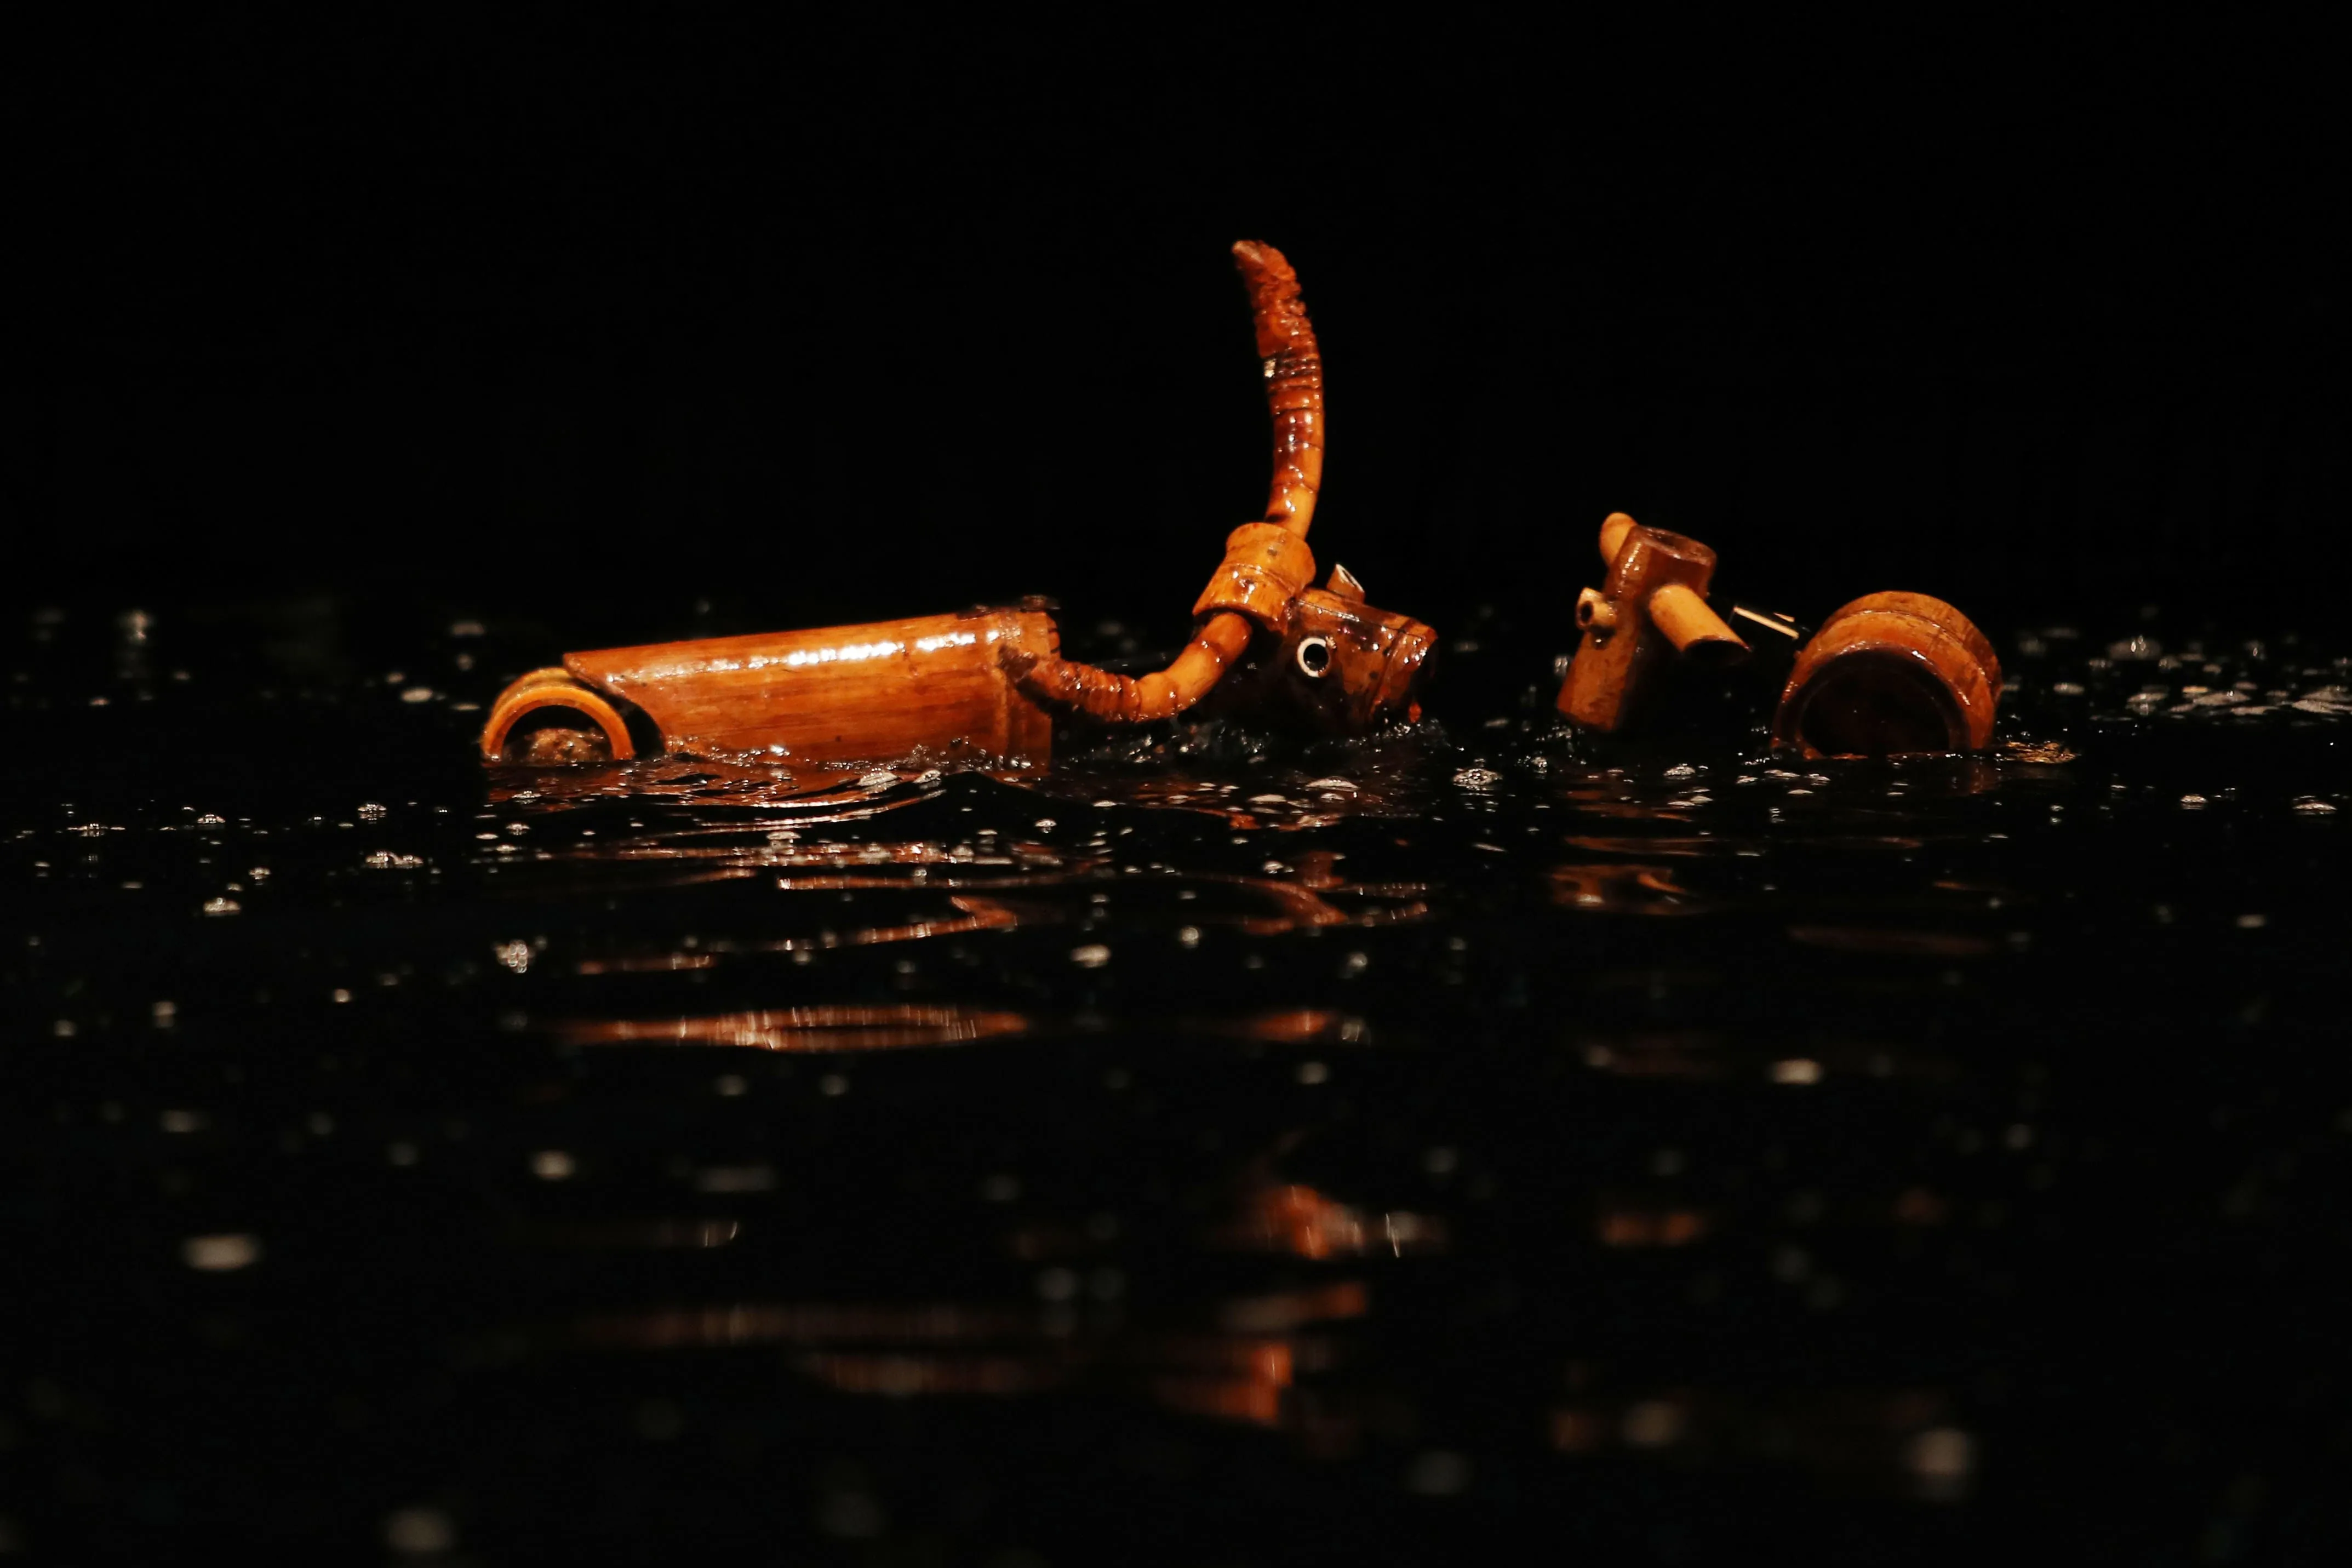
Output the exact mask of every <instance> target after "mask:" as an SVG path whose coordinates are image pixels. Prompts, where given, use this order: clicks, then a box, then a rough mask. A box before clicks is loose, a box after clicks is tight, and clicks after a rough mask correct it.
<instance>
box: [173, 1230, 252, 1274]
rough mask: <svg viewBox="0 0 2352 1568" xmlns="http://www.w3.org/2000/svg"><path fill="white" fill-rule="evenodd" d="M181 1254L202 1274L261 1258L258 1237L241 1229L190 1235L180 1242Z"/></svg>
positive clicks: (229, 1269)
mask: <svg viewBox="0 0 2352 1568" xmlns="http://www.w3.org/2000/svg"><path fill="white" fill-rule="evenodd" d="M180 1258H181V1261H182V1262H184V1263H185V1264H186V1265H187V1266H188V1267H189V1268H194V1269H196V1270H197V1271H199V1272H200V1273H205V1274H227V1273H231V1272H233V1271H235V1270H236V1269H239V1268H252V1267H253V1266H254V1265H255V1264H257V1263H258V1262H260V1261H261V1238H260V1237H257V1236H251V1235H247V1234H245V1233H243V1232H236V1233H232V1234H228V1235H223V1236H192V1237H188V1239H187V1240H185V1241H184V1242H182V1243H180Z"/></svg>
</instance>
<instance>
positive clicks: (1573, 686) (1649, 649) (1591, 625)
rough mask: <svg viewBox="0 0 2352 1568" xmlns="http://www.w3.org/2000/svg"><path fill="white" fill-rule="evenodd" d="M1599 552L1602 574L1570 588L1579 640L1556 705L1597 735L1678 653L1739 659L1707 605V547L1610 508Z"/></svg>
mask: <svg viewBox="0 0 2352 1568" xmlns="http://www.w3.org/2000/svg"><path fill="white" fill-rule="evenodd" d="M1601 560H1603V561H1606V562H1607V563H1609V575H1608V577H1607V579H1606V580H1605V582H1604V584H1603V586H1601V587H1600V588H1587V589H1586V590H1584V592H1583V593H1582V594H1580V595H1577V600H1576V624H1577V625H1578V626H1581V627H1583V628H1584V638H1583V641H1582V642H1580V644H1578V646H1577V649H1576V658H1575V661H1574V662H1573V663H1571V664H1570V666H1569V667H1568V679H1567V680H1565V681H1564V682H1562V683H1561V685H1560V689H1559V701H1558V703H1557V704H1556V705H1557V706H1558V708H1559V710H1560V711H1561V712H1562V713H1565V714H1566V715H1568V717H1569V719H1570V721H1571V722H1573V723H1576V724H1579V725H1580V726H1582V727H1583V728H1585V729H1588V730H1598V731H1601V732H1602V733H1604V734H1606V733H1610V732H1612V731H1616V730H1619V729H1622V728H1623V727H1624V726H1625V725H1626V724H1628V723H1630V722H1631V721H1633V719H1635V718H1636V717H1638V716H1639V714H1640V711H1641V708H1642V704H1643V700H1644V699H1645V698H1647V697H1648V695H1649V693H1650V690H1651V689H1652V688H1653V687H1654V685H1655V678H1656V676H1657V675H1658V674H1659V673H1660V671H1661V670H1662V669H1663V668H1664V666H1665V665H1666V664H1668V663H1669V662H1671V661H1672V660H1673V659H1675V658H1677V657H1681V658H1694V659H1698V660H1701V661H1703V662H1706V663H1707V664H1710V665H1715V666H1724V665H1730V664H1736V663H1738V661H1740V660H1741V659H1744V658H1747V657H1748V645H1747V644H1746V643H1744V642H1742V641H1740V640H1739V634H1738V633H1737V632H1735V631H1733V630H1732V629H1731V628H1730V627H1729V626H1727V625H1725V624H1724V621H1723V619H1722V617H1721V616H1717V614H1716V613H1715V612H1714V611H1713V610H1711V609H1708V608H1707V605H1706V589H1707V584H1708V583H1709V581H1711V580H1712V579H1713V577H1714V576H1715V552H1714V551H1712V550H1709V549H1708V548H1707V547H1706V545H1704V544H1701V543H1700V542H1698V541H1697V540H1696V539H1685V538H1684V537H1683V536H1682V535H1681V534H1679V533H1669V532H1667V531H1665V530H1664V529H1663V528H1643V526H1642V525H1641V524H1640V523H1637V522H1635V521H1633V519H1632V518H1630V517H1628V516H1626V515H1625V514H1624V513H1623V512H1622V511H1612V512H1611V513H1610V514H1609V516H1608V518H1607V520H1606V521H1603V522H1602V523H1601Z"/></svg>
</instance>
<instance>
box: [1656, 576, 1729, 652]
mask: <svg viewBox="0 0 2352 1568" xmlns="http://www.w3.org/2000/svg"><path fill="white" fill-rule="evenodd" d="M1650 624H1651V625H1653V626H1656V627H1657V628H1658V630H1660V631H1661V632H1664V634H1665V637H1666V640H1667V641H1668V642H1670V643H1672V644H1674V645H1675V649H1676V650H1677V651H1679V652H1681V653H1685V654H1692V655H1696V656H1698V657H1701V658H1738V657H1739V656H1740V655H1741V654H1743V653H1746V652H1747V651H1748V645H1747V644H1746V643H1744V642H1742V641H1740V640H1739V634H1738V633H1737V632H1735V631H1733V630H1732V629H1731V628H1730V627H1729V626H1726V625H1724V624H1723V618H1722V617H1721V616H1717V614H1716V613H1715V612H1714V611H1713V610H1710V609H1708V608H1707V607H1706V600H1705V599H1702V598H1700V597H1699V596H1698V595H1696V594H1695V593H1693V592H1692V591H1691V589H1690V588H1689V586H1688V585H1687V584H1682V583H1669V584H1666V585H1665V586H1664V587H1662V588H1658V589H1654V590H1653V591H1652V593H1651V595H1650Z"/></svg>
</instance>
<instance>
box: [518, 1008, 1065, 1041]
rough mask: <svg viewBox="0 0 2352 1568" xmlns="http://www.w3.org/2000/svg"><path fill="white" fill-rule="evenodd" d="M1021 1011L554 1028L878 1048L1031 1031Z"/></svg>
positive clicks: (584, 1035) (607, 1034)
mask: <svg viewBox="0 0 2352 1568" xmlns="http://www.w3.org/2000/svg"><path fill="white" fill-rule="evenodd" d="M1028 1029H1029V1020H1028V1019H1027V1018H1025V1017H1024V1016H1021V1015H1020V1014H1018V1013H999V1012H989V1011H985V1010H982V1009H979V1008H972V1007H921V1006H884V1007H786V1008H783V1009H781V1010H779V1011H775V1012H765V1013H725V1014H720V1015H719V1016H714V1017H705V1018H674V1019H655V1020H650V1021H643V1020H632V1019H625V1018H606V1019H598V1020H593V1021H583V1022H578V1023H571V1024H564V1025H560V1026H557V1028H556V1031H555V1032H556V1033H557V1035H559V1036H560V1037H562V1038H564V1039H566V1040H570V1041H572V1042H573V1043H575V1044H578V1045H587V1046H614V1045H640V1044H659V1043H662V1042H665V1041H668V1042H675V1043H677V1044H678V1045H686V1046H723V1047H733V1048H735V1049H738V1050H754V1051H873V1050H888V1049H890V1048H892V1047H902V1046H955V1045H962V1044H965V1043H967V1042H969V1041H972V1040H985V1039H991V1038H993V1037H998V1036H1003V1035H1019V1034H1025V1033H1027V1032H1028Z"/></svg>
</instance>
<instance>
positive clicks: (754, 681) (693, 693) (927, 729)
mask: <svg viewBox="0 0 2352 1568" xmlns="http://www.w3.org/2000/svg"><path fill="white" fill-rule="evenodd" d="M1059 643H1060V639H1059V637H1058V635H1057V634H1056V632H1055V626H1054V623H1053V621H1052V619H1051V618H1050V617H1048V616H1045V614H1043V613H1042V612H1039V611H1034V610H979V611H972V612H969V613H967V614H963V615H950V616H921V617H919V618H916V619H912V620H900V621H876V622H871V623H868V624H866V625H863V626H826V627H822V628H819V629H816V630H812V631H797V632H766V633H761V634H758V635H755V636H751V637H711V638H706V639H703V640H700V641H696V642H678V643H656V644H651V645H647V646H645V647H620V648H604V649H600V650H597V651H594V652H590V653H574V654H567V655H565V656H564V659H563V669H564V673H565V674H567V675H568V676H569V677H570V680H571V682H576V683H577V687H578V689H580V695H579V700H576V701H569V702H567V700H566V699H565V696H564V691H563V688H564V687H565V685H566V684H568V683H566V682H563V681H561V680H557V681H553V682H551V681H550V680H549V679H548V676H549V675H550V674H551V673H552V672H544V671H543V672H539V673H538V674H536V675H534V676H526V677H525V678H524V679H522V680H521V681H518V682H517V683H516V684H515V685H514V686H512V687H509V689H508V690H507V692H506V693H505V694H504V695H502V696H501V697H500V698H499V702H498V703H497V704H496V705H495V706H494V707H493V709H492V710H491V714H490V721H489V723H488V725H486V726H485V727H484V729H483V731H482V752H483V755H484V756H485V757H488V758H490V759H492V760H498V759H501V758H506V757H508V755H509V750H510V746H509V740H510V737H511V735H512V733H513V731H514V726H515V724H516V721H519V720H520V719H522V718H523V717H524V715H525V713H527V712H531V711H537V710H543V709H546V708H550V707H559V708H560V707H565V706H569V707H573V708H576V709H578V710H580V711H581V712H583V714H585V715H587V716H588V717H589V718H591V719H598V718H599V716H598V713H597V708H598V706H599V704H600V703H604V700H606V699H609V700H611V701H610V703H604V706H605V707H606V708H607V710H609V709H610V707H611V706H612V705H613V704H618V705H622V706H625V708H627V709H631V710H635V713H637V714H639V715H642V716H643V719H644V721H646V722H647V723H648V724H649V725H650V726H651V727H652V728H653V729H654V730H656V731H658V733H659V736H660V742H661V749H663V750H667V751H698V752H768V753H770V754H772V755H782V756H783V757H786V758H789V759H791V760H793V761H798V762H808V763H853V762H887V761H891V760H894V759H898V758H901V757H906V756H908V755H910V754H912V753H913V752H917V751H919V750H920V751H927V752H933V753H940V754H952V753H958V752H964V753H975V752H976V753H979V754H982V755H984V756H988V757H992V758H1001V759H1003V760H1004V761H1006V762H1009V763H1015V764H1026V765H1035V766H1042V765H1044V764H1045V763H1047V762H1049V761H1050V760H1051V758H1052V754H1053V732H1054V731H1053V720H1052V718H1051V717H1050V716H1049V715H1048V714H1047V713H1046V711H1045V710H1044V709H1043V708H1041V707H1039V706H1038V705H1037V704H1036V703H1035V702H1034V701H1033V700H1031V699H1030V698H1029V697H1027V696H1026V695H1024V693H1023V692H1022V691H1021V690H1020V689H1018V688H1017V687H1016V686H1015V685H1014V683H1013V679H1012V678H1011V676H1010V674H1009V673H1008V672H1007V669H1006V668H1005V656H1006V655H1007V654H1008V653H1010V654H1012V655H1013V656H1016V658H1017V657H1018V656H1020V655H1024V654H1025V655H1028V656H1031V657H1033V658H1034V657H1043V656H1050V655H1052V654H1053V653H1054V652H1055V650H1056V649H1057V648H1058V647H1059ZM526 704H528V706H526ZM599 722H600V723H601V719H599ZM618 754H619V755H624V756H625V755H627V754H628V753H627V752H626V751H619V752H618Z"/></svg>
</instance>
